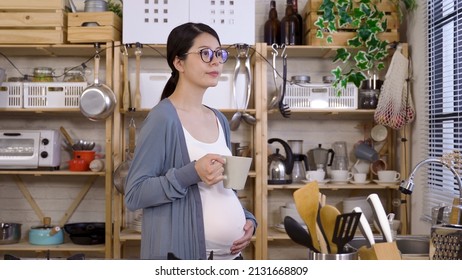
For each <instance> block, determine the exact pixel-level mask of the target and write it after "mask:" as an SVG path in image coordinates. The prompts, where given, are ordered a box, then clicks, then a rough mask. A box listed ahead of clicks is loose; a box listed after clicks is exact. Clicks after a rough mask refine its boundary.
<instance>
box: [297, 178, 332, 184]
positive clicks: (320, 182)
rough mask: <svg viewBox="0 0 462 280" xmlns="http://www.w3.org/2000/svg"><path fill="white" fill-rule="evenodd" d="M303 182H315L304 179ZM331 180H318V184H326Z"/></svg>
mask: <svg viewBox="0 0 462 280" xmlns="http://www.w3.org/2000/svg"><path fill="white" fill-rule="evenodd" d="M302 182H303V183H305V184H308V183H312V182H314V181H310V180H302ZM329 182H330V180H328V179H326V180H322V181H318V184H320V185H324V184H327V183H329Z"/></svg>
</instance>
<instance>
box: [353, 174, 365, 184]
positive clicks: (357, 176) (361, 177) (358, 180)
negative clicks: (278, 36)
mask: <svg viewBox="0 0 462 280" xmlns="http://www.w3.org/2000/svg"><path fill="white" fill-rule="evenodd" d="M366 178H367V174H366V173H355V174H353V180H354V181H355V182H356V183H364V182H366Z"/></svg>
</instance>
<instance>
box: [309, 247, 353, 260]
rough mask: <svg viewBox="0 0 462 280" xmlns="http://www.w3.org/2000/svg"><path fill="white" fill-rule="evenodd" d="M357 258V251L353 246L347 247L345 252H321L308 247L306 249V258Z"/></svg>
mask: <svg viewBox="0 0 462 280" xmlns="http://www.w3.org/2000/svg"><path fill="white" fill-rule="evenodd" d="M357 259H358V251H357V250H356V249H354V248H349V247H348V248H347V250H346V252H345V253H342V254H323V253H316V252H314V251H312V250H310V249H308V260H340V261H344V260H345V261H346V260H357Z"/></svg>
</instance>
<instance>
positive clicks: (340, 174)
mask: <svg viewBox="0 0 462 280" xmlns="http://www.w3.org/2000/svg"><path fill="white" fill-rule="evenodd" d="M330 175H331V177H332V180H334V181H339V182H340V181H349V180H351V179H353V173H351V172H349V171H348V170H331V173H330Z"/></svg>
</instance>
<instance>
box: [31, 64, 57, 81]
mask: <svg viewBox="0 0 462 280" xmlns="http://www.w3.org/2000/svg"><path fill="white" fill-rule="evenodd" d="M32 82H53V69H52V68H50V67H36V68H34V76H33V77H32Z"/></svg>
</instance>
